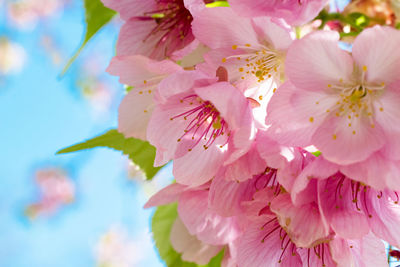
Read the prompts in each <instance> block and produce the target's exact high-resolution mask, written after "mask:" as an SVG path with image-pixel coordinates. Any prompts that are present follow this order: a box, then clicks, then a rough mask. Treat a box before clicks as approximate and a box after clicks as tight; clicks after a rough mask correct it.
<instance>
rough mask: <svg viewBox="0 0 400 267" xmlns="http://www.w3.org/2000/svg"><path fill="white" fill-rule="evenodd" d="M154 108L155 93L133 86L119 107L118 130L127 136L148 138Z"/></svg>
mask: <svg viewBox="0 0 400 267" xmlns="http://www.w3.org/2000/svg"><path fill="white" fill-rule="evenodd" d="M153 109H154V103H153V94H152V93H148V92H147V91H142V89H141V88H133V89H132V90H131V91H130V92H129V93H128V94H127V95H126V96H125V97H124V98H123V99H122V102H121V104H120V106H119V109H118V131H119V132H121V133H123V134H124V135H125V137H135V138H139V139H142V140H146V136H147V125H148V123H149V120H150V117H151V114H152V112H153Z"/></svg>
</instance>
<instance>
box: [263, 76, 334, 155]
mask: <svg viewBox="0 0 400 267" xmlns="http://www.w3.org/2000/svg"><path fill="white" fill-rule="evenodd" d="M336 102H337V98H336V96H333V95H328V94H324V93H317V92H307V91H304V90H299V89H297V88H295V87H294V85H293V84H292V83H290V82H286V83H284V84H283V85H281V86H280V87H279V88H278V90H277V92H276V93H275V94H274V95H273V96H272V98H271V101H270V103H269V104H268V109H267V118H266V123H267V124H270V125H271V127H270V129H269V130H268V132H269V134H270V136H271V138H273V139H275V140H277V141H278V142H279V143H281V144H285V145H292V146H301V147H304V146H308V145H311V144H312V143H311V137H312V135H313V133H314V132H315V131H316V130H317V128H318V127H319V126H320V125H321V123H322V122H323V121H324V120H325V118H326V117H327V116H328V115H329V113H328V112H326V111H327V110H329V109H330V108H331V107H332V106H334V105H335V104H336ZM317 103H318V104H317Z"/></svg>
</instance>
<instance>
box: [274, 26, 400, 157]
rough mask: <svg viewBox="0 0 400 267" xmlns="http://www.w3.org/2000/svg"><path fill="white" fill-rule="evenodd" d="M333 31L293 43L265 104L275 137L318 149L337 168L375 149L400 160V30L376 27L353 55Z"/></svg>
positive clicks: (358, 43) (366, 33) (355, 47)
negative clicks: (278, 82)
mask: <svg viewBox="0 0 400 267" xmlns="http://www.w3.org/2000/svg"><path fill="white" fill-rule="evenodd" d="M338 40H339V34H337V33H336V32H315V33H312V34H309V35H308V36H306V37H304V38H303V39H301V40H297V41H295V42H294V44H293V45H292V46H291V48H290V49H289V51H288V54H287V60H286V73H287V76H288V78H289V80H290V81H289V82H287V83H285V84H284V85H283V86H282V87H281V88H279V90H278V91H277V93H276V94H275V95H274V96H273V97H272V99H271V102H270V104H269V106H268V112H269V115H268V118H267V120H268V123H270V124H271V131H270V133H271V136H274V138H275V139H276V140H278V141H279V142H281V143H283V144H286V145H295V146H296V145H297V146H307V145H315V146H316V147H317V149H319V150H320V151H321V152H322V154H323V155H324V157H325V158H326V159H328V160H330V161H332V162H335V163H338V164H352V163H356V162H361V161H364V160H366V159H367V158H368V157H370V156H371V155H372V154H373V153H374V152H377V151H380V152H381V153H382V155H384V156H385V157H386V158H390V159H391V160H399V159H400V153H399V151H400V142H399V141H398V140H400V139H399V136H400V128H399V127H398V125H400V122H399V123H398V122H397V120H398V118H400V113H399V110H400V109H398V103H399V101H400V95H399V93H398V88H399V86H400V52H399V50H398V45H399V43H400V32H399V31H397V30H395V29H393V28H389V27H380V26H376V27H374V28H370V29H367V30H365V31H363V32H362V33H361V34H360V35H359V36H358V37H357V38H356V40H355V42H354V45H353V52H352V55H350V54H349V53H347V52H345V51H344V50H341V49H340V48H339V46H338Z"/></svg>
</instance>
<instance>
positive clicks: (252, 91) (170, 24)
mask: <svg viewBox="0 0 400 267" xmlns="http://www.w3.org/2000/svg"><path fill="white" fill-rule="evenodd" d="M103 2H104V3H105V5H106V6H108V7H110V8H113V9H115V10H117V11H118V12H119V13H120V14H121V18H122V19H123V20H124V21H125V24H124V25H123V26H122V29H121V33H120V36H119V40H118V43H117V55H116V56H115V57H114V58H113V59H112V61H111V63H110V66H109V67H108V72H109V73H110V74H112V75H116V76H119V78H120V82H121V83H123V84H126V85H128V86H129V89H130V90H129V92H128V94H127V95H126V96H125V98H124V99H123V101H122V103H121V105H120V107H119V125H118V128H119V131H120V132H122V133H123V134H124V135H125V136H126V137H135V138H140V139H143V140H147V141H149V142H150V143H151V144H152V145H153V146H155V147H156V151H157V152H156V159H155V162H154V164H155V166H162V165H164V164H166V163H167V162H169V161H171V160H172V161H173V174H174V177H175V179H176V183H173V184H171V185H169V186H168V187H166V188H164V189H163V190H161V191H160V192H159V193H157V194H156V195H155V196H153V197H152V198H151V199H150V200H149V202H148V203H147V204H146V207H152V206H159V205H165V204H168V203H172V202H177V203H178V215H179V216H178V218H177V219H176V221H175V223H174V224H173V226H172V229H171V236H170V239H171V244H172V246H173V247H174V249H175V250H176V251H177V252H179V253H181V257H182V259H183V260H186V261H191V262H195V263H197V264H207V263H208V262H209V260H210V259H211V258H212V257H214V256H215V255H217V254H218V253H219V251H221V250H222V249H224V259H223V261H222V265H223V266H245V267H247V266H249V267H254V266H290V267H291V266H387V259H386V254H385V246H384V243H383V242H382V240H385V241H386V242H388V243H389V244H391V245H394V246H400V228H399V227H398V225H400V206H399V203H398V202H399V194H400V192H399V191H400V141H399V140H400V119H399V118H400V108H399V104H400V52H399V51H400V50H399V49H398V47H399V45H400V32H399V31H398V30H396V29H394V28H391V27H387V26H374V27H372V28H368V29H365V30H364V31H362V32H361V33H360V34H359V35H358V36H357V37H356V38H355V40H354V42H353V44H352V52H349V51H348V50H344V49H342V48H341V44H340V36H339V34H338V33H337V32H335V31H329V30H324V31H322V30H318V31H313V32H312V33H309V34H307V35H306V36H304V37H303V38H301V39H296V38H295V34H294V26H298V25H303V24H304V23H306V22H309V21H311V20H312V19H313V18H314V17H315V16H316V15H317V14H318V13H319V12H320V11H321V10H322V9H323V8H324V6H325V5H326V4H327V2H328V1H327V0H287V1H265V0H230V1H229V5H230V6H220V7H210V5H209V2H210V1H202V0H146V1H143V0H120V1H117V0H103ZM206 2H207V3H206ZM211 2H212V1H211ZM211 6H215V5H211ZM398 120H399V121H398ZM312 149H314V150H312ZM313 151H314V152H315V151H317V152H318V153H311V152H313ZM317 155H318V156H317Z"/></svg>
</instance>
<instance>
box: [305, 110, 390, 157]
mask: <svg viewBox="0 0 400 267" xmlns="http://www.w3.org/2000/svg"><path fill="white" fill-rule="evenodd" d="M383 137H384V136H383V133H382V130H381V129H380V127H378V125H376V126H375V127H374V128H372V127H371V126H370V122H369V121H368V119H367V118H364V117H363V116H361V117H359V118H357V117H354V118H353V120H352V121H351V127H349V120H348V118H347V117H345V116H341V117H333V116H332V117H331V118H329V119H327V120H325V121H324V122H323V123H322V125H321V126H320V127H319V128H318V129H317V131H315V133H314V135H313V137H312V141H313V144H314V145H315V146H316V147H317V148H318V149H319V150H320V151H321V152H322V154H323V155H324V158H326V159H327V160H329V161H332V162H335V163H337V164H351V163H355V162H358V161H363V160H365V159H367V158H368V157H369V156H370V155H371V154H372V153H373V152H375V151H377V150H379V149H380V148H382V146H383V145H384V143H385V140H384V138H383Z"/></svg>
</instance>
